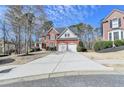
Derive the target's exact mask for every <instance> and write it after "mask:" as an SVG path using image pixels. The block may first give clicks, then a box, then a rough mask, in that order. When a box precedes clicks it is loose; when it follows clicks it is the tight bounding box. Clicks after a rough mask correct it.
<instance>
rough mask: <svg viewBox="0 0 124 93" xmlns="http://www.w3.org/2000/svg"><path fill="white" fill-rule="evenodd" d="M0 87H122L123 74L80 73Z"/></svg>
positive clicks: (123, 82)
mask: <svg viewBox="0 0 124 93" xmlns="http://www.w3.org/2000/svg"><path fill="white" fill-rule="evenodd" d="M0 87H124V75H111V74H110V75H82V76H66V77H58V78H48V79H41V80H33V81H23V82H18V83H12V84H6V85H1V86H0Z"/></svg>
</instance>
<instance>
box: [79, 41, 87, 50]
mask: <svg viewBox="0 0 124 93" xmlns="http://www.w3.org/2000/svg"><path fill="white" fill-rule="evenodd" d="M77 51H78V52H86V51H87V49H86V48H85V47H84V44H83V42H81V41H80V42H79V44H78V46H77Z"/></svg>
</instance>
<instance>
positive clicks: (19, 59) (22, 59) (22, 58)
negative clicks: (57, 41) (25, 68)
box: [0, 51, 51, 66]
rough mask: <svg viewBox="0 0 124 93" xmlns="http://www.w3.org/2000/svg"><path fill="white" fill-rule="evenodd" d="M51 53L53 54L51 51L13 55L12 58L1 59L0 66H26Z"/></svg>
mask: <svg viewBox="0 0 124 93" xmlns="http://www.w3.org/2000/svg"><path fill="white" fill-rule="evenodd" d="M50 53H51V52H49V51H39V52H31V53H30V54H29V55H11V56H5V57H0V66H3V65H20V64H25V63H28V62H31V61H33V60H35V59H38V58H42V57H44V56H47V55H49V54H50ZM10 59H11V60H10Z"/></svg>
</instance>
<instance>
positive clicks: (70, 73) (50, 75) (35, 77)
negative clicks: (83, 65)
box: [0, 71, 122, 85]
mask: <svg viewBox="0 0 124 93" xmlns="http://www.w3.org/2000/svg"><path fill="white" fill-rule="evenodd" d="M95 74H96V75H101V74H118V75H119V74H122V73H118V72H114V71H68V72H57V73H47V74H40V75H32V76H25V77H18V78H11V79H4V80H0V85H3V84H10V83H15V82H22V81H31V80H38V79H48V78H54V77H62V76H76V75H95Z"/></svg>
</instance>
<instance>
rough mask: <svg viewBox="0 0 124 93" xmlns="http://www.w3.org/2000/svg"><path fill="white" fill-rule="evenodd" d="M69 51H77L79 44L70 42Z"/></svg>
mask: <svg viewBox="0 0 124 93" xmlns="http://www.w3.org/2000/svg"><path fill="white" fill-rule="evenodd" d="M68 51H71V52H76V51H77V44H68Z"/></svg>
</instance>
